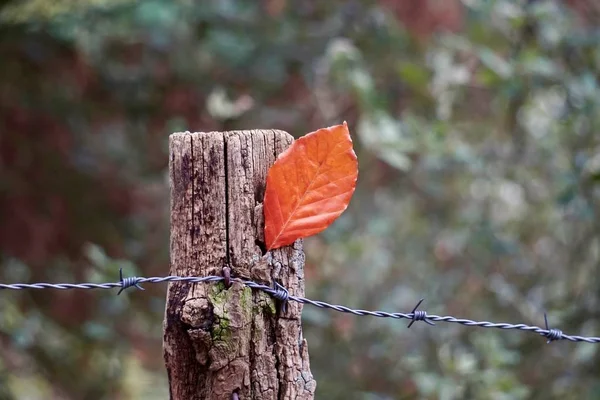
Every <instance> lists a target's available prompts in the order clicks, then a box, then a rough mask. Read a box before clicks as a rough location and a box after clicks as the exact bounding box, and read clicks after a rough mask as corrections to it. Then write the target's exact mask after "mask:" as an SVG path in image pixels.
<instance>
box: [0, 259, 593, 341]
mask: <svg viewBox="0 0 600 400" xmlns="http://www.w3.org/2000/svg"><path fill="white" fill-rule="evenodd" d="M224 272H225V275H224V276H215V275H209V276H204V277H192V276H174V275H171V276H162V277H147V278H145V277H139V276H133V277H126V278H123V272H122V271H119V278H120V280H119V282H106V283H45V282H40V283H13V284H5V283H0V291H2V290H28V289H56V290H72V289H115V288H119V292H118V293H117V294H121V293H122V292H123V291H124V290H125V289H127V288H129V287H136V288H137V289H140V290H144V289H143V288H142V287H141V286H140V285H141V284H143V283H163V282H187V283H210V282H224V283H225V286H226V287H230V286H231V284H232V283H233V282H238V283H240V284H242V285H244V286H247V287H249V288H251V289H255V290H261V291H263V292H265V293H267V294H269V295H271V296H272V297H273V298H275V299H277V300H279V301H280V302H281V310H282V312H285V309H286V304H287V302H288V301H294V302H297V303H302V304H309V305H312V306H315V307H319V308H324V309H329V310H334V311H337V312H342V313H347V314H352V315H356V316H371V317H378V318H392V319H407V320H410V323H409V324H408V328H410V327H411V326H412V325H413V324H414V323H415V322H418V321H423V322H425V323H427V324H429V325H435V322H447V323H454V324H460V325H464V326H469V327H479V328H491V329H503V330H520V331H525V332H533V333H536V334H538V335H540V336H543V337H545V338H546V339H547V343H550V342H552V341H558V340H568V341H570V342H584V343H600V337H593V336H579V335H567V334H564V333H563V332H562V331H561V330H560V329H553V328H550V327H549V326H548V319H547V316H546V314H544V322H545V328H541V327H539V326H534V325H526V324H511V323H507V322H489V321H474V320H470V319H466V318H456V317H453V316H450V315H444V316H440V315H433V314H428V313H427V312H426V311H424V310H418V308H419V306H420V305H421V303H422V302H423V299H421V300H419V302H418V303H417V305H416V306H415V307H414V308H413V310H412V311H411V312H409V313H401V312H395V313H394V312H386V311H369V310H361V309H353V308H350V307H347V306H343V305H339V304H331V303H327V302H325V301H319V300H311V299H308V298H306V297H302V296H294V295H290V294H289V292H288V290H287V289H286V288H284V287H283V286H281V285H280V284H279V283H275V284H274V286H267V285H264V284H261V283H257V282H254V281H250V280H244V279H240V278H231V277H230V275H229V271H228V268H224Z"/></svg>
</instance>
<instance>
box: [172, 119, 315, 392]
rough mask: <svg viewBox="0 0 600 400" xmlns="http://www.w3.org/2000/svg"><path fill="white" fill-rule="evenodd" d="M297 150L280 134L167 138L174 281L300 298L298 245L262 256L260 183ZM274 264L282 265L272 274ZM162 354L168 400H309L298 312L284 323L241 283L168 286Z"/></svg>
mask: <svg viewBox="0 0 600 400" xmlns="http://www.w3.org/2000/svg"><path fill="white" fill-rule="evenodd" d="M292 141H293V138H292V137H291V136H290V135H289V134H287V133H286V132H282V131H276V130H257V131H234V132H210V133H189V132H186V133H174V134H172V135H171V137H170V159H169V171H170V183H171V271H170V273H171V274H172V275H180V276H207V275H222V268H223V267H225V266H229V267H230V268H231V273H232V276H235V277H240V278H245V279H251V280H254V281H256V282H260V283H264V284H267V285H272V279H273V278H274V279H276V280H277V281H278V282H280V283H281V284H282V285H283V286H284V287H286V288H288V290H289V292H290V294H293V295H300V296H303V295H304V252H303V250H302V241H300V240H299V241H296V243H295V244H294V245H293V246H288V247H285V248H283V249H278V250H275V251H272V252H271V254H270V255H268V257H269V262H267V261H265V260H266V259H265V258H264V257H262V252H261V247H264V245H263V240H264V239H263V237H262V236H263V215H262V205H261V202H262V199H263V196H264V187H265V180H266V174H267V171H268V169H269V167H270V166H271V165H272V164H273V162H274V161H275V158H276V156H277V155H278V154H279V153H280V152H282V151H283V150H285V149H286V148H287V147H288V146H289V145H290V144H291V143H292ZM271 265H276V266H278V267H277V268H272V267H271ZM167 296H168V297H167V306H166V311H165V321H164V342H163V346H164V355H165V362H166V367H167V373H168V376H169V385H170V393H171V399H174V400H191V399H227V400H229V399H231V398H232V394H233V393H234V392H235V393H238V396H239V398H240V399H242V400H243V399H312V398H313V397H314V390H315V387H316V383H315V381H314V380H313V377H312V374H311V372H310V368H309V362H308V349H307V346H306V341H305V340H304V339H303V338H302V330H301V324H300V315H301V311H302V306H301V304H298V303H295V302H290V303H289V304H288V307H287V311H286V313H285V314H282V313H281V311H279V310H278V307H276V303H275V301H274V299H272V298H271V297H270V296H269V295H267V294H265V293H263V292H260V291H252V290H251V289H249V288H246V287H244V286H242V285H241V284H239V283H234V284H233V285H232V286H231V288H229V289H226V288H225V285H224V284H223V283H222V282H219V283H200V284H188V283H171V284H169V289H168V295H167Z"/></svg>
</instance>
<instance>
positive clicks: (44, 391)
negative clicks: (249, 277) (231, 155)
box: [0, 0, 600, 400]
mask: <svg viewBox="0 0 600 400" xmlns="http://www.w3.org/2000/svg"><path fill="white" fill-rule="evenodd" d="M599 23H600V2H598V1H597V0H553V1H552V0H538V1H517V0H462V1H460V0H421V1H413V0H370V1H358V0H347V1H334V0H329V1H321V0H260V1H259V0H256V1H250V0H249V1H241V0H203V1H193V0H144V1H133V0H78V1H74V0H70V1H69V0H14V1H0V71H1V73H0V281H2V282H33V281H52V282H58V281H66V282H70V281H97V282H101V281H106V280H108V281H115V280H117V278H118V269H119V268H120V267H122V268H124V270H125V271H126V273H127V274H128V275H134V274H143V275H164V274H166V273H167V272H168V243H169V242H168V238H169V225H168V201H169V189H168V181H167V160H168V157H167V156H168V135H169V134H170V133H172V132H175V131H181V130H191V131H210V130H230V129H251V128H278V129H283V130H286V131H288V132H290V133H292V134H293V135H294V136H296V137H297V136H300V135H302V134H305V133H307V132H310V131H313V130H315V129H317V128H320V127H324V126H328V125H332V124H337V123H340V122H342V121H344V120H347V121H348V123H349V126H350V129H351V133H352V135H353V138H354V141H355V146H356V150H357V153H358V157H359V164H360V173H359V182H358V189H357V191H356V194H355V196H354V198H353V200H352V202H351V204H350V207H349V209H348V210H347V212H346V213H345V214H344V215H343V216H342V217H341V218H340V219H339V220H338V221H336V222H335V224H334V225H332V226H331V227H330V228H329V229H328V230H327V231H325V232H324V233H322V234H320V235H318V236H317V237H313V238H309V239H307V240H306V241H305V248H306V253H307V257H308V259H307V265H306V273H307V294H308V296H309V297H310V298H315V299H321V300H325V301H329V302H334V303H341V304H345V305H348V306H352V307H356V308H365V309H383V310H389V311H409V310H410V309H412V307H413V305H414V304H415V303H416V302H417V301H418V299H419V298H421V297H424V298H425V302H424V307H425V309H426V310H427V311H428V312H429V313H436V314H442V315H444V314H452V315H455V316H458V317H468V318H472V319H479V320H492V321H508V322H515V323H516V322H523V323H527V324H534V325H538V326H540V325H542V324H543V313H544V312H545V311H546V312H548V316H549V319H550V321H551V324H552V326H554V327H557V328H560V329H562V330H564V331H565V332H567V333H572V334H583V335H600V324H599V320H600V286H599V281H598V274H599V272H600V217H599V213H600V136H599V135H600V131H599V129H600V24H599ZM165 294H166V285H147V287H146V291H145V292H136V291H131V292H127V293H125V294H124V295H121V296H119V297H117V296H115V292H112V291H111V292H108V291H65V292H58V291H40V292H33V291H28V292H2V293H0V399H2V400H8V399H31V400H37V399H150V400H152V399H165V398H167V397H168V391H167V381H166V374H165V370H164V365H163V359H162V349H161V340H162V318H163V312H164V299H165ZM303 324H304V327H305V336H306V337H307V339H308V342H309V349H310V356H311V367H312V371H313V373H314V375H315V377H316V379H317V382H318V389H317V398H318V399H370V400H376V399H377V400H379V399H381V400H383V399H448V400H449V399H549V398H561V399H598V398H600V354H599V350H600V346H598V345H591V344H572V343H567V342H559V343H552V344H551V345H547V344H546V342H545V340H544V339H543V338H541V337H536V336H535V335H532V334H528V333H522V332H518V331H493V330H485V329H477V328H468V327H463V326H454V325H448V324H442V323H440V324H438V326H436V327H430V326H427V325H425V324H423V323H421V324H415V325H414V326H413V327H412V328H411V329H410V330H407V328H406V325H407V324H406V321H387V320H377V319H374V318H359V317H354V316H349V315H342V314H337V313H334V312H331V311H323V310H319V309H314V308H311V307H306V308H305V311H304V313H303Z"/></svg>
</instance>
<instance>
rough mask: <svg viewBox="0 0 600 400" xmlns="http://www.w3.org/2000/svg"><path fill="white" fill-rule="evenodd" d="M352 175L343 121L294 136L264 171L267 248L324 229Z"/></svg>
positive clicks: (349, 190)
mask: <svg viewBox="0 0 600 400" xmlns="http://www.w3.org/2000/svg"><path fill="white" fill-rule="evenodd" d="M357 177H358V162H357V160H356V154H354V150H353V149H352V139H351V138H350V132H349V131H348V125H347V124H346V122H344V124H343V125H336V126H332V127H329V128H323V129H319V130H318V131H315V132H311V133H309V134H307V135H305V136H303V137H301V138H299V139H298V140H296V141H295V142H294V143H293V144H292V145H291V146H290V147H289V148H288V149H287V150H286V151H284V152H283V153H281V154H280V155H279V157H278V158H277V161H275V164H273V166H272V167H271V169H270V170H269V173H268V174H267V186H266V190H265V200H264V206H263V209H264V214H265V242H266V245H267V249H268V250H271V249H275V248H278V247H281V246H286V245H288V244H291V243H293V242H294V241H295V240H296V239H299V238H303V237H307V236H311V235H315V234H317V233H319V232H321V231H322V230H324V229H325V228H327V227H328V226H329V225H330V224H331V223H332V222H333V221H334V220H335V219H336V218H337V217H339V216H340V214H341V213H342V212H344V210H345V209H346V207H348V203H349V202H350V198H351V197H352V194H353V193H354V188H355V187H356V179H357Z"/></svg>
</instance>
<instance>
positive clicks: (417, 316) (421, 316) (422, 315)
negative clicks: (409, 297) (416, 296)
mask: <svg viewBox="0 0 600 400" xmlns="http://www.w3.org/2000/svg"><path fill="white" fill-rule="evenodd" d="M423 300H425V299H421V300H419V302H418V303H417V305H416V306H415V308H413V310H412V312H411V314H412V321H410V323H409V324H408V327H409V328H410V327H411V326H412V324H414V323H415V322H417V321H423V322H425V323H426V324H427V325H434V326H435V324H434V323H433V322H431V321H429V320H428V319H427V312H426V311H420V310H417V308H419V306H420V305H421V303H422V302H423Z"/></svg>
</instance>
